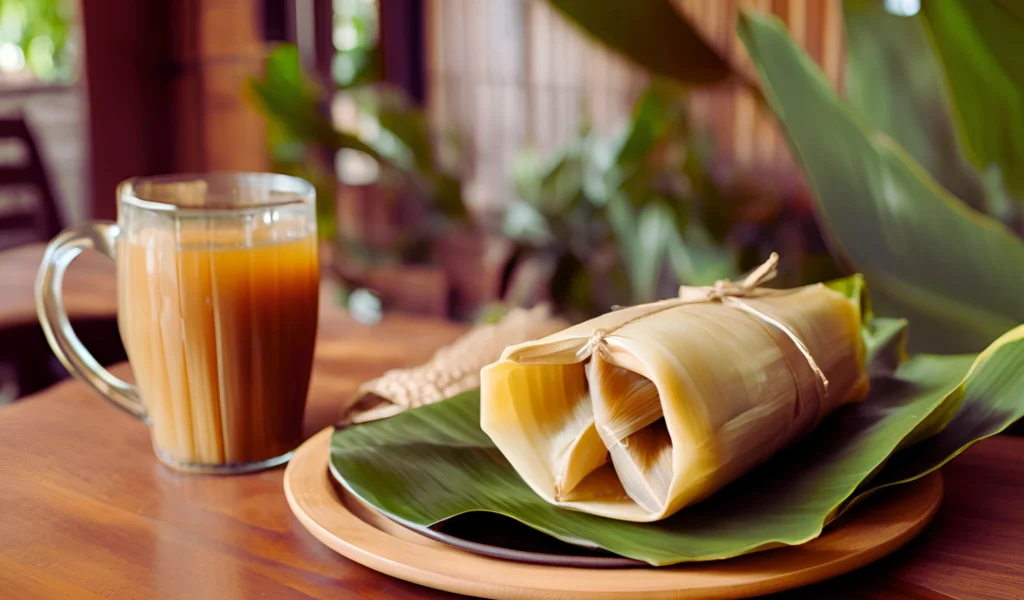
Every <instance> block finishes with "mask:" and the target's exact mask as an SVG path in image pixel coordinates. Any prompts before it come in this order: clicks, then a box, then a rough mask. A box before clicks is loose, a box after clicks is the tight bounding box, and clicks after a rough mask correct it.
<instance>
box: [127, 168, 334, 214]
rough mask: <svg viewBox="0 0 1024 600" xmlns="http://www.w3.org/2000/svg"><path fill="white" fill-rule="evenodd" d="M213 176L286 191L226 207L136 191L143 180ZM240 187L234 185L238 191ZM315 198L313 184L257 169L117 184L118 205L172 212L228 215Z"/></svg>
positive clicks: (171, 180) (147, 177)
mask: <svg viewBox="0 0 1024 600" xmlns="http://www.w3.org/2000/svg"><path fill="white" fill-rule="evenodd" d="M214 179H222V180H225V179H227V180H232V179H233V180H235V181H245V180H249V181H251V182H252V185H251V186H248V187H251V188H257V189H264V190H269V191H279V192H284V193H285V194H287V195H286V196H285V197H284V198H282V199H280V200H274V201H267V202H254V203H249V204H237V205H226V206H179V205H177V204H174V203H172V202H165V201H160V200H148V199H146V198H143V197H141V195H140V194H139V193H138V192H137V191H136V190H137V187H138V186H139V184H143V183H165V184H169V183H188V182H195V181H210V180H214ZM239 187H242V186H236V187H235V189H236V190H237V189H238V188H239ZM220 195H223V194H220ZM315 200H316V189H315V188H314V187H313V184H311V183H309V182H308V181H306V180H305V179H302V178H300V177H294V176H292V175H284V174H281V173H266V172H258V171H210V172H206V173H176V174H167V175H141V176H136V177H129V178H128V179H125V180H124V181H122V182H121V183H119V184H118V185H117V201H118V204H119V205H120V204H124V205H127V206H131V207H133V208H140V209H143V210H148V211H153V212H160V213H169V214H173V215H192V216H230V215H237V214H246V213H251V212H259V211H264V210H267V209H274V208H283V207H287V206H297V205H303V204H313V203H314V202H315Z"/></svg>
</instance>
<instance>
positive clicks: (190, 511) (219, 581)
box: [0, 259, 1024, 600]
mask: <svg viewBox="0 0 1024 600" xmlns="http://www.w3.org/2000/svg"><path fill="white" fill-rule="evenodd" d="M37 260H38V259H37ZM28 271H30V272H31V271H33V269H28ZM4 277H5V279H6V278H7V274H6V273H4ZM72 281H73V280H71V279H69V285H74V284H73V283H72ZM8 289H9V288H8V287H7V286H5V287H4V288H2V291H0V297H3V296H7V295H8V292H7V290H8ZM324 304H325V305H324V310H323V317H322V327H321V331H320V338H319V343H318V355H317V361H316V366H315V373H314V377H313V383H312V390H311V393H310V403H309V410H308V411H307V418H306V431H307V433H309V434H311V433H313V432H315V431H317V430H319V429H320V428H322V427H324V426H326V425H329V424H330V423H331V422H333V421H334V419H335V418H336V416H337V415H338V413H339V411H340V410H341V408H342V404H343V400H344V399H345V398H346V397H347V396H348V394H350V393H351V392H352V390H353V389H354V388H355V387H356V385H358V383H359V382H361V381H362V380H364V379H366V378H369V377H372V376H374V375H377V374H379V373H381V372H382V371H384V370H385V369H387V368H390V367H393V366H398V365H410V364H414V363H417V362H419V361H422V360H424V359H426V358H427V357H428V356H429V355H430V354H431V352H432V351H433V349H434V348H436V347H437V346H439V345H442V344H444V343H445V342H447V341H450V340H451V339H453V338H454V337H456V336H457V335H458V334H459V333H460V332H461V331H462V329H463V328H462V327H461V326H458V325H453V324H449V323H445V322H441V321H431V320H423V319H415V318H410V317H402V316H398V315H389V316H388V317H387V318H386V319H385V320H384V322H383V323H382V324H380V325H378V326H365V325H360V324H357V323H355V322H353V321H352V320H350V319H348V318H347V317H346V316H345V315H344V314H343V313H342V312H341V311H340V310H338V309H336V308H334V307H332V306H331V305H330V303H329V302H325V303H324ZM115 372H117V373H118V374H120V375H126V374H127V373H128V369H127V367H126V365H120V366H118V367H115ZM282 472H283V470H282V469H276V470H272V471H266V472H263V473H258V474H254V475H245V476H236V477H203V476H194V475H193V476H190V475H182V474H179V473H175V472H172V471H169V470H168V469H166V468H164V467H162V466H161V465H160V464H159V463H158V462H157V461H156V459H155V458H154V457H153V454H152V451H151V449H150V443H149V435H148V431H147V429H146V427H145V426H144V425H143V424H142V423H140V422H138V421H136V420H134V419H133V418H132V417H130V416H128V415H127V414H124V413H122V412H120V411H118V410H116V409H114V408H112V407H111V406H109V405H107V404H106V403H104V402H103V401H102V400H100V399H99V398H97V397H95V396H93V395H92V394H91V393H90V392H89V391H88V390H87V389H86V388H85V387H84V386H83V385H81V384H79V383H77V382H66V383H61V384H59V385H56V386H54V387H52V388H50V389H49V390H47V391H45V392H43V393H41V394H38V395H36V396H34V397H31V398H27V399H25V400H23V401H21V402H18V403H17V404H15V405H14V406H11V407H8V408H4V409H0V597H2V598H57V597H67V598H83V599H84V598H139V599H142V598H190V599H191V598H204V599H205V598H217V599H229V598H256V597H261V598H262V597H266V598H283V599H288V598H324V599H327V598H331V599H340V598H388V599H391V598H413V597H417V598H419V597H449V596H448V595H446V594H442V593H440V592H435V591H433V590H428V589H426V588H422V587H419V586H416V585H413V584H407V583H404V582H402V581H398V580H395V579H391V578H389V577H386V576H383V575H380V574H377V573H375V572H373V571H371V570H369V569H366V568H364V567H362V566H360V565H357V564H355V563H352V562H350V561H348V560H346V559H344V558H342V557H340V556H338V555H336V554H334V553H333V552H331V551H330V550H328V549H327V548H325V547H323V546H321V545H320V544H319V543H318V542H317V541H316V540H315V539H314V538H313V537H312V536H311V535H309V534H308V533H306V531H305V530H304V529H302V527H301V526H300V525H299V523H298V521H296V520H295V519H294V518H293V517H292V515H291V513H290V512H289V510H288V506H287V504H286V502H285V499H284V495H283V493H282V488H281V477H282ZM945 476H946V484H947V492H946V500H945V502H944V504H943V507H942V509H941V511H940V512H939V515H938V516H937V518H936V520H935V522H934V523H933V524H932V525H931V526H930V527H929V528H928V530H926V532H925V533H924V534H923V535H922V536H921V537H919V538H918V539H917V540H915V541H914V542H912V543H911V544H910V545H909V546H908V547H906V548H905V549H903V550H901V551H899V552H897V553H896V554H895V555H893V556H891V557H889V558H887V559H885V560H883V561H881V562H879V563H876V564H875V565H872V566H870V567H868V568H865V569H862V570H861V571H859V572H857V573H854V574H851V575H849V576H846V577H842V578H839V579H836V580H833V581H830V582H827V583H825V584H822V585H819V586H814V587H811V588H807V589H804V590H799V591H796V592H791V593H788V594H784V595H780V596H778V597H777V598H780V599H781V598H786V599H792V598H800V599H808V600H810V599H817V598H829V599H831V598H836V599H865V600H866V599H880V598H886V599H890V598H891V599H896V598H899V599H905V598H911V599H912V598H920V599H947V598H958V599H974V598H1000V599H1014V598H1016V599H1022V598H1024V502H1022V501H1021V499H1020V496H1021V495H1022V494H1024V439H1020V438H1009V437H999V438H995V439H992V440H989V441H986V442H983V443H981V444H979V445H978V446H977V447H976V448H974V449H972V450H970V451H968V452H967V453H966V454H965V455H964V456H962V457H960V458H958V459H957V460H956V461H955V462H954V463H953V464H952V465H951V466H949V467H947V468H946V469H945Z"/></svg>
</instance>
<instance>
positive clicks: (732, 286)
mask: <svg viewBox="0 0 1024 600" xmlns="http://www.w3.org/2000/svg"><path fill="white" fill-rule="evenodd" d="M778 266H779V255H778V253H776V252H772V254H771V256H769V257H768V260H766V261H764V264H762V265H761V266H759V267H757V268H756V269H754V270H753V271H751V272H750V274H749V275H747V276H746V277H745V278H744V279H743V281H740V282H738V283H737V282H733V281H730V280H728V279H720V280H718V281H716V282H715V284H714V285H713V286H711V288H710V289H709V290H708V292H707V294H705V295H704V296H701V297H696V298H693V297H683V296H684V295H686V294H687V292H688V291H690V290H691V289H692V288H687V286H680V287H679V296H680V297H679V298H674V299H671V300H663V301H661V302H657V303H655V307H654V309H653V310H650V311H648V312H645V313H642V314H639V315H637V316H635V317H633V318H631V319H627V320H625V321H623V322H622V323H619V324H618V325H616V326H615V327H613V328H611V329H595V330H594V332H593V333H592V334H591V335H590V339H588V340H587V343H586V344H584V345H583V347H582V348H580V349H579V351H578V352H577V353H576V358H578V359H581V360H582V359H584V358H586V357H587V356H590V355H591V354H593V353H594V352H595V351H596V350H597V349H598V348H599V347H600V346H601V344H603V343H604V340H605V338H606V337H607V336H609V335H611V334H613V333H615V332H616V331H617V330H619V329H621V328H623V327H625V326H626V325H629V324H630V323H635V322H636V321H639V320H640V319H645V318H647V317H649V316H651V315H655V314H658V313H660V312H663V311H666V310H669V309H672V308H676V307H679V306H684V305H687V304H701V303H705V302H719V303H721V304H723V305H725V306H731V307H733V308H736V309H738V310H741V311H743V312H745V313H747V314H748V315H750V316H752V317H754V318H755V319H759V320H761V321H762V322H764V323H767V324H769V325H771V326H772V327H775V328H776V329H778V330H779V331H781V332H782V333H783V334H785V335H786V337H788V338H789V339H790V340H792V341H793V343H794V344H795V345H796V347H797V349H798V350H799V351H800V354H802V355H803V357H804V358H805V359H806V360H807V364H808V366H810V367H811V371H813V372H814V375H815V377H816V378H817V387H818V394H819V396H820V398H821V399H822V400H824V398H825V395H826V394H827V393H828V378H827V377H825V372H824V371H822V369H821V367H819V366H818V362H817V361H816V360H814V356H812V355H811V351H810V350H809V349H808V348H807V345H806V344H804V342H803V340H801V339H800V337H799V336H798V335H797V334H796V333H795V332H794V331H793V330H792V329H790V328H789V326H787V325H786V324H785V323H782V322H781V321H779V320H778V319H776V318H775V317H772V316H771V315H769V314H766V313H764V312H762V311H760V310H758V309H757V308H755V307H753V306H751V305H750V304H748V303H747V302H744V301H743V300H742V299H743V298H745V297H748V296H751V295H752V294H753V293H754V292H755V291H756V289H757V288H758V286H760V285H762V284H764V283H767V282H769V281H771V280H772V279H775V277H776V276H777V275H778ZM765 291H767V292H768V293H771V291H768V290H765Z"/></svg>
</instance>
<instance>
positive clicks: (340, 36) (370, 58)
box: [331, 0, 380, 87]
mask: <svg viewBox="0 0 1024 600" xmlns="http://www.w3.org/2000/svg"><path fill="white" fill-rule="evenodd" d="M333 6H334V30H333V35H332V37H333V40H332V41H333V42H334V49H335V51H336V52H335V55H334V59H333V60H332V61H331V75H332V77H333V78H334V81H335V82H336V83H337V84H338V85H339V86H341V87H351V86H354V85H362V84H364V83H369V82H372V81H375V80H376V79H377V75H378V72H379V70H380V69H379V66H378V53H377V40H378V38H379V37H380V31H379V27H378V23H377V10H378V7H377V0H334V1H333Z"/></svg>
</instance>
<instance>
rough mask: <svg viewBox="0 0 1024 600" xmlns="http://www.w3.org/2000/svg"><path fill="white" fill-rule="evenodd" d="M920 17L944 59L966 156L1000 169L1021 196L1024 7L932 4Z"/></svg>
mask: <svg viewBox="0 0 1024 600" xmlns="http://www.w3.org/2000/svg"><path fill="white" fill-rule="evenodd" d="M921 8H922V14H923V15H924V16H925V18H926V20H927V22H928V25H929V26H930V28H931V31H932V38H933V40H934V42H935V48H936V49H937V50H938V53H939V56H940V57H941V58H942V62H943V65H944V66H945V70H946V80H947V83H948V87H949V91H950V94H951V96H952V98H953V104H954V105H955V107H956V114H957V117H958V119H957V121H958V123H959V125H960V132H961V134H962V137H963V138H964V140H965V142H966V144H967V149H968V150H969V155H970V157H971V158H972V159H973V160H974V162H975V164H976V165H977V166H978V167H979V168H981V169H985V168H987V167H988V165H990V164H992V163H995V164H997V165H999V166H1000V167H1001V168H1002V172H1003V174H1004V176H1005V178H1006V185H1007V188H1008V189H1009V190H1010V192H1011V193H1013V194H1017V195H1018V196H1020V197H1024V52H1021V49H1020V40H1021V38H1022V37H1024V5H1022V3H1021V2H1020V1H1019V0H930V1H926V2H923V3H922V7H921Z"/></svg>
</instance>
